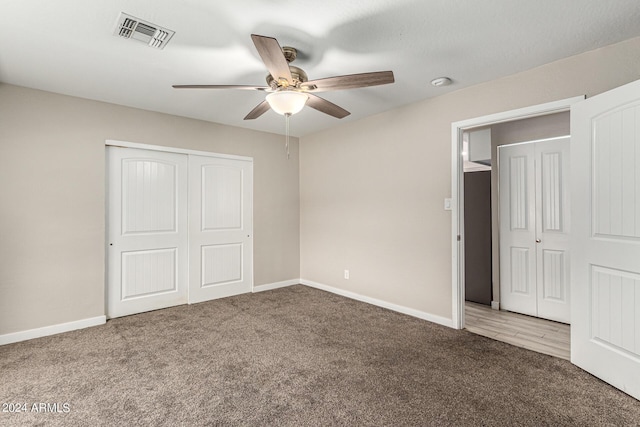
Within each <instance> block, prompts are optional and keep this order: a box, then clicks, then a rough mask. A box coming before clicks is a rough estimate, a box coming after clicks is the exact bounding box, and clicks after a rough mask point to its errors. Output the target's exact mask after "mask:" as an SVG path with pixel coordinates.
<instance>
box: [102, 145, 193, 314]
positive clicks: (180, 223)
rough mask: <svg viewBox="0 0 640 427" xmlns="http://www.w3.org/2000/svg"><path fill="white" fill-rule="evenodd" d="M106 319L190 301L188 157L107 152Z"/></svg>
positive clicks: (118, 150)
mask: <svg viewBox="0 0 640 427" xmlns="http://www.w3.org/2000/svg"><path fill="white" fill-rule="evenodd" d="M107 153H108V175H109V192H108V224H109V225H108V236H107V240H108V241H107V257H108V267H107V268H108V271H107V315H108V317H110V318H113V317H119V316H126V315H129V314H134V313H140V312H143V311H149V310H155V309H158V308H164V307H170V306H173V305H178V304H185V303H186V302H187V272H188V264H187V251H188V245H187V233H188V230H187V224H188V218H187V156H185V155H181V154H172V153H161V152H154V151H147V150H136V149H131V148H119V147H108V149H107Z"/></svg>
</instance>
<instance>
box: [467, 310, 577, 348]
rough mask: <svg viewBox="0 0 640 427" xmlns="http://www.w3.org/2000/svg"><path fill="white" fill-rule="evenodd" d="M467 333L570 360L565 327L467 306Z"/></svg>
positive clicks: (569, 345) (568, 342)
mask: <svg viewBox="0 0 640 427" xmlns="http://www.w3.org/2000/svg"><path fill="white" fill-rule="evenodd" d="M465 329H467V330H468V331H469V332H473V333H475V334H478V335H483V336H485V337H489V338H493V339H495V340H498V341H503V342H506V343H509V344H512V345H515V346H518V347H524V348H527V349H529V350H533V351H537V352H539V353H544V354H549V355H551V356H555V357H559V358H562V359H567V360H569V359H570V347H571V344H570V333H569V331H570V329H569V325H565V324H564V323H558V322H552V321H550V320H545V319H539V318H537V317H531V316H525V315H523V314H517V313H512V312H509V311H501V310H493V309H492V308H491V307H489V306H486V305H482V304H476V303H472V302H466V303H465Z"/></svg>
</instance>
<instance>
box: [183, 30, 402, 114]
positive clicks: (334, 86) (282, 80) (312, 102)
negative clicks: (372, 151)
mask: <svg viewBox="0 0 640 427" xmlns="http://www.w3.org/2000/svg"><path fill="white" fill-rule="evenodd" d="M251 39H252V40H253V44H254V45H255V47H256V50H257V51H258V53H259V54H260V58H262V61H263V62H264V65H265V66H266V67H267V70H269V74H268V75H267V86H245V85H173V87H174V88H176V89H243V90H259V91H265V92H268V93H269V94H268V95H267V96H266V98H265V100H264V101H262V102H261V103H260V104H258V105H257V106H256V107H255V108H254V109H253V110H251V111H250V112H249V114H247V116H246V117H245V118H244V119H245V120H252V119H256V118H258V117H260V116H261V115H263V114H264V113H266V112H267V111H268V110H269V108H271V109H273V110H274V111H275V112H276V113H278V114H282V115H284V116H287V118H288V117H289V116H291V115H292V114H296V113H298V112H299V111H300V110H302V108H304V106H305V105H308V106H309V107H311V108H313V109H316V110H318V111H321V112H323V113H325V114H328V115H330V116H333V117H336V118H338V119H342V118H343V117H346V116H348V115H349V114H351V113H349V112H348V111H347V110H345V109H344V108H342V107H339V106H337V105H336V104H334V103H332V102H329V101H327V100H326V99H323V98H320V97H319V96H317V95H315V93H317V92H328V91H333V90H342V89H355V88H360V87H367V86H378V85H385V84H389V83H393V82H394V78H393V71H378V72H371V73H360V74H349V75H344V76H336V77H328V78H324V79H318V80H309V79H308V78H307V73H305V72H304V70H302V69H301V68H298V67H296V66H294V65H290V63H291V62H293V61H294V60H295V59H296V55H297V51H296V49H295V48H292V47H288V46H285V47H280V44H279V43H278V41H277V40H276V39H275V38H273V37H266V36H259V35H256V34H252V35H251Z"/></svg>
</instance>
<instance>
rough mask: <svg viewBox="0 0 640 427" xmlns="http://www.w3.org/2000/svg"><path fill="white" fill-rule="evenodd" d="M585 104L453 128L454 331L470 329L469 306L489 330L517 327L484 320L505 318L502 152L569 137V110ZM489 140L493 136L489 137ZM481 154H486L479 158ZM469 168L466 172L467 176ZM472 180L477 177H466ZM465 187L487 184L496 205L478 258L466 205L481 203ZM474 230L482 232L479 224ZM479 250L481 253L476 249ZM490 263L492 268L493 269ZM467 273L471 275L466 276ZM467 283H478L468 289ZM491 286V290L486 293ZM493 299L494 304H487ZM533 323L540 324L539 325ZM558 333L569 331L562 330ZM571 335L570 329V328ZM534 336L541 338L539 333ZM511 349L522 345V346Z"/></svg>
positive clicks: (521, 112)
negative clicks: (499, 164)
mask: <svg viewBox="0 0 640 427" xmlns="http://www.w3.org/2000/svg"><path fill="white" fill-rule="evenodd" d="M582 99H584V97H575V98H569V99H566V100H561V101H557V102H552V103H548V104H542V105H538V106H533V107H527V108H523V109H519V110H513V111H508V112H504V113H498V114H493V115H490V116H484V117H479V118H475V119H470V120H465V121H462V122H456V123H453V124H452V146H453V151H452V158H453V163H452V196H453V200H454V209H453V210H454V212H453V216H452V230H453V234H452V239H453V254H452V256H453V261H454V262H453V271H452V276H453V289H452V294H453V323H454V327H456V328H459V329H462V328H464V327H465V326H466V324H465V311H466V310H467V306H469V307H470V308H469V320H470V321H472V322H474V321H477V322H485V323H486V322H489V324H490V322H496V324H497V325H498V326H500V325H503V322H504V321H507V320H509V321H511V322H515V321H516V320H514V319H515V318H508V319H505V318H504V317H502V318H500V319H492V320H487V317H485V316H484V315H480V314H482V310H484V309H488V310H489V311H486V312H485V314H487V315H492V314H504V313H502V312H499V311H497V310H499V308H500V278H499V276H500V267H499V247H498V241H499V240H498V224H499V222H498V199H497V183H498V170H497V168H496V166H497V162H496V159H497V147H498V146H499V145H508V144H514V143H519V142H523V141H531V140H535V139H542V138H549V137H553V136H560V135H567V134H568V133H569V131H568V130H569V129H568V128H569V110H570V108H571V105H572V104H573V103H575V102H578V101H580V100H582ZM487 135H489V136H488V137H487ZM474 141H477V143H478V144H481V145H482V144H484V145H485V146H484V148H482V147H473V144H474ZM478 153H481V154H480V155H478ZM487 153H490V155H489V157H490V158H489V159H487V158H486V157H487ZM483 157H484V158H483ZM478 160H479V161H478ZM474 164H475V165H474ZM478 164H479V165H480V166H484V168H475V169H474V166H478ZM465 166H467V168H466V169H467V170H466V171H465ZM482 169H484V170H482ZM481 173H484V174H485V175H487V174H490V175H491V178H487V177H485V178H480V177H481V175H479V174H481ZM467 174H476V175H475V176H473V175H469V176H467ZM471 177H472V178H473V179H471V180H470V179H469V178H471ZM465 181H467V184H469V181H478V182H480V181H484V182H485V183H484V184H481V185H483V186H484V188H483V189H482V190H481V191H482V192H483V193H484V194H489V197H490V199H491V203H490V208H489V209H490V213H489V214H488V215H489V217H490V222H491V224H487V223H488V222H489V220H487V214H486V213H485V214H484V215H479V216H484V219H483V220H482V221H483V222H484V224H485V226H484V227H485V229H484V230H483V232H484V236H485V237H484V242H482V243H481V244H480V245H479V246H480V247H481V249H480V250H482V251H484V252H483V253H480V252H476V253H475V254H473V253H472V251H473V250H474V247H473V246H474V245H475V246H478V241H474V243H473V244H471V241H470V240H468V239H467V237H471V236H472V235H475V236H477V233H478V231H477V230H473V229H472V228H470V229H469V230H467V229H466V227H474V225H473V220H472V219H471V220H470V218H467V217H468V216H469V215H470V214H472V213H471V212H473V208H471V209H469V208H468V206H466V205H465V204H466V202H467V201H470V203H474V199H477V197H476V196H477V194H473V195H471V194H468V196H467V197H465V191H477V189H476V190H474V189H473V187H468V188H466V189H465ZM487 181H489V184H487ZM476 184H477V183H476ZM471 185H473V184H471ZM487 185H489V187H490V188H489V189H487V188H486V186H487ZM476 187H477V185H476ZM475 202H477V200H475ZM486 202H487V201H486V200H484V204H485V207H484V208H483V209H485V210H486ZM475 226H477V224H476V225H475ZM487 228H489V229H490V231H489V230H487ZM468 234H469V236H468ZM487 236H488V237H487ZM470 245H471V246H472V247H471V248H469V247H468V246H470ZM489 247H490V248H491V249H490V251H491V253H490V255H489V254H487V253H486V251H487V248H489ZM475 250H476V251H478V249H477V248H476V249H475ZM469 260H470V262H469ZM478 260H481V261H480V262H481V263H482V264H481V265H480V266H478V265H477V262H478ZM486 263H490V264H491V265H490V266H489V265H487V264H486ZM468 269H469V270H471V271H467V270H468ZM478 271H479V272H481V273H482V274H484V277H483V278H481V280H476V278H475V277H474V274H476V273H475V272H478ZM487 272H488V273H487ZM469 273H471V274H469ZM488 276H490V277H488ZM468 281H473V282H476V283H467V282H468ZM477 283H484V285H482V286H484V288H483V289H482V290H481V291H478V290H477V289H475V290H473V286H474V285H475V284H477ZM487 283H489V284H490V286H491V289H487V288H486V286H487ZM465 288H466V289H465ZM478 292H479V294H480V295H481V298H482V300H481V301H478V300H475V299H476V298H477V295H476V294H477V293H478ZM467 293H469V297H470V298H469V299H470V302H469V301H467ZM489 299H490V301H487V300H489ZM474 300H475V301H474ZM492 308H493V309H494V310H493V313H492V311H491V309H492ZM478 310H481V311H478ZM510 314H511V313H510ZM478 315H480V319H481V320H478V318H479V317H478ZM527 317H528V316H524V318H525V319H523V320H524V324H525V325H526V326H527V327H529V326H530V325H528V324H527V319H526V318H527ZM531 319H533V318H531ZM533 320H535V321H537V320H538V319H533ZM552 323H555V322H552ZM474 326H476V325H474ZM550 327H552V328H554V326H553V325H550ZM472 329H473V328H472ZM559 329H565V328H562V327H560V328H559ZM566 329H568V326H567V328H566ZM517 333H518V332H513V331H511V334H513V335H515V334H517ZM567 333H568V330H567ZM492 334H494V335H497V334H496V333H494V332H492ZM560 334H561V335H562V334H564V332H560ZM534 335H541V334H538V333H536V334H534ZM551 335H553V334H551ZM494 338H495V337H494ZM538 338H540V337H538ZM553 338H558V337H553ZM559 339H560V340H561V341H565V338H564V337H561V338H559ZM512 341H516V340H512ZM512 343H513V344H516V345H518V343H517V342H512ZM521 345H522V344H521ZM522 346H526V345H522Z"/></svg>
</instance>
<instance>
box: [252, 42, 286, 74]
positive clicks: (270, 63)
mask: <svg viewBox="0 0 640 427" xmlns="http://www.w3.org/2000/svg"><path fill="white" fill-rule="evenodd" d="M251 39H252V40H253V44H254V45H255V46H256V50H257V51H258V53H259V54H260V58H262V62H264V65H265V66H266V67H267V70H269V73H270V74H271V76H272V77H273V78H274V79H275V81H276V82H277V81H280V80H281V79H286V80H287V81H288V82H289V84H292V83H293V77H291V70H290V69H289V63H288V62H287V60H286V59H285V57H284V53H282V48H281V47H280V44H279V43H278V40H276V39H274V38H273V37H265V36H259V35H257V34H251Z"/></svg>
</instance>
